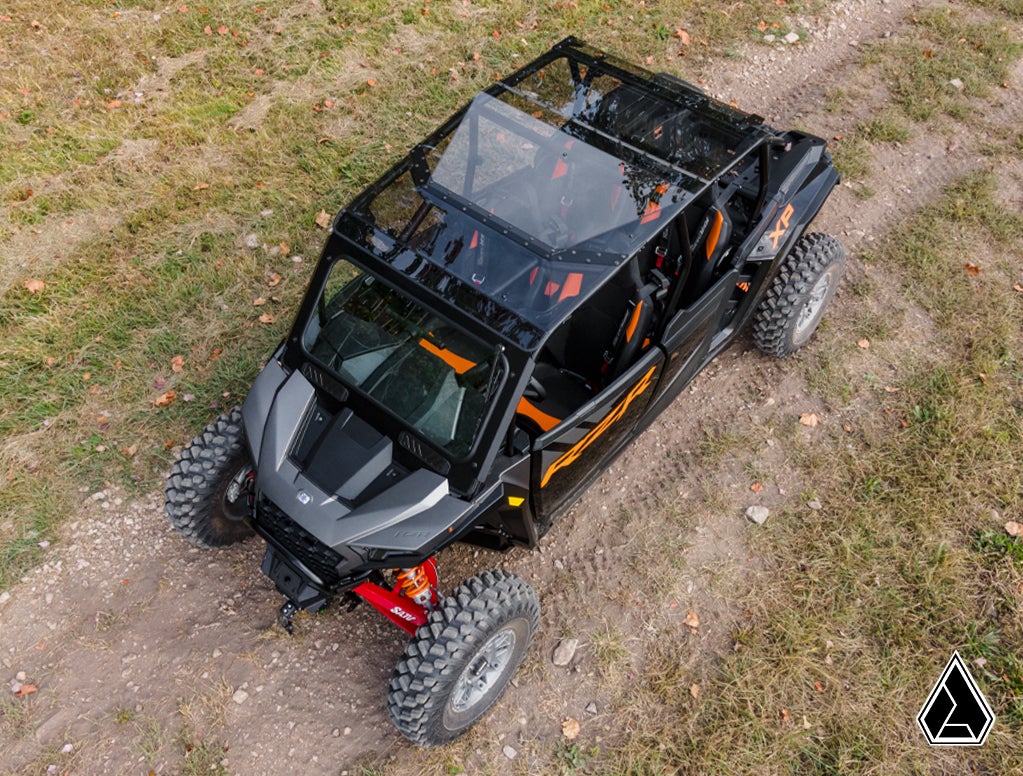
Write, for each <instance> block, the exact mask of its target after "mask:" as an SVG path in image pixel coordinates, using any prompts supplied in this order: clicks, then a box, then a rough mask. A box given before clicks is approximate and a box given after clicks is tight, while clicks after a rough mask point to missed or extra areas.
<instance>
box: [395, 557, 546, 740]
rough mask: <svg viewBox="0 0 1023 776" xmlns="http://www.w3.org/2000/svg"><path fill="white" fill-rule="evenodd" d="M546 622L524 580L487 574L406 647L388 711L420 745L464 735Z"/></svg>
mask: <svg viewBox="0 0 1023 776" xmlns="http://www.w3.org/2000/svg"><path fill="white" fill-rule="evenodd" d="M539 623H540V601H539V598H538V597H537V595H536V592H535V591H534V590H533V589H532V588H531V587H530V586H529V585H528V584H526V582H525V581H523V580H522V579H521V578H520V577H517V576H516V575H514V574H511V573H509V572H506V571H500V570H494V571H485V572H483V573H482V574H479V575H477V576H474V577H471V578H469V579H467V580H466V581H465V582H463V583H462V584H461V585H460V586H459V587H458V588H457V589H456V590H455V592H454V593H453V594H452V595H451V596H449V597H447V598H444V599H442V600H441V602H440V605H439V607H438V608H437V609H435V610H434V611H432V612H430V615H429V619H428V620H427V621H426V623H425V624H424V625H422V626H421V627H420V628H419V630H418V631H417V632H416V635H415V636H414V637H413V638H412V639H411V640H410V641H409V643H408V645H407V646H406V647H405V654H404V655H403V656H402V659H401V660H400V661H399V662H398V665H397V666H396V667H395V669H394V673H393V674H392V676H391V684H390V691H389V692H388V694H387V708H388V711H389V712H390V714H391V720H392V721H393V722H394V725H395V727H397V728H398V731H399V732H400V733H401V734H402V735H403V736H405V737H406V738H407V739H409V740H410V741H412V742H413V743H415V744H419V745H421V746H437V745H439V744H445V743H448V742H449V741H453V740H454V739H455V738H457V737H458V736H460V735H461V734H462V733H464V732H465V731H466V730H468V729H469V728H470V727H472V725H473V724H475V723H476V722H477V721H478V720H479V719H480V717H482V716H483V715H484V714H486V712H487V711H489V710H490V708H491V707H492V706H493V705H494V704H495V703H496V702H497V700H498V699H499V698H500V697H501V694H502V693H503V692H504V691H505V688H507V686H508V683H509V682H510V681H511V679H512V677H513V676H514V675H515V672H516V671H517V670H518V668H519V666H520V665H521V663H522V660H523V658H524V657H525V655H526V651H527V650H528V648H529V645H530V643H531V642H532V640H533V636H534V635H535V634H536V629H537V627H538V625H539Z"/></svg>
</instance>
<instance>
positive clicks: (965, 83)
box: [865, 8, 1023, 121]
mask: <svg viewBox="0 0 1023 776" xmlns="http://www.w3.org/2000/svg"><path fill="white" fill-rule="evenodd" d="M913 20H914V23H915V24H916V25H917V29H918V31H919V36H918V37H916V38H914V39H911V40H903V41H899V42H888V41H886V42H884V43H879V44H877V45H876V46H874V47H873V48H872V49H871V51H870V52H869V53H868V55H867V56H866V58H865V62H866V64H873V65H877V66H878V68H879V70H880V73H881V75H882V77H883V79H884V80H885V82H886V83H887V84H888V85H889V88H890V89H891V91H892V95H893V97H894V99H895V103H896V105H898V106H899V108H900V109H901V110H902V111H903V112H904V113H905V114H906V116H907V117H909V118H910V119H912V120H914V121H927V120H929V119H932V118H934V117H936V116H939V115H948V116H951V117H952V118H955V119H967V118H969V116H970V114H971V112H972V111H973V110H974V109H975V108H974V107H972V104H971V99H975V98H984V97H987V96H988V95H989V94H990V91H991V88H992V86H994V85H998V84H1001V83H1002V82H1004V81H1005V79H1006V78H1007V77H1008V73H1009V67H1010V65H1011V63H1012V62H1013V61H1014V60H1015V59H1016V58H1018V57H1019V55H1020V52H1021V51H1023V43H1021V42H1020V41H1019V40H1018V39H1017V37H1016V35H1014V34H1013V32H1012V31H1011V30H1010V29H1009V28H1008V27H1007V26H1006V25H1005V23H1004V21H1003V20H1000V19H999V20H995V21H980V22H978V21H970V20H969V17H968V15H967V14H965V13H963V12H962V11H959V10H957V9H952V8H935V9H931V10H928V11H925V12H922V13H917V14H915V15H914V17H913Z"/></svg>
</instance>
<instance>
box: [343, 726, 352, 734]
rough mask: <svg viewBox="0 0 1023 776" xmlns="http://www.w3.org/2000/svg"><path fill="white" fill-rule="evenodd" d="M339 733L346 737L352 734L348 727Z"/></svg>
mask: <svg viewBox="0 0 1023 776" xmlns="http://www.w3.org/2000/svg"><path fill="white" fill-rule="evenodd" d="M341 732H342V733H344V734H345V735H346V736H350V735H351V734H352V729H351V728H350V727H346V728H345V729H344V730H343V731H341Z"/></svg>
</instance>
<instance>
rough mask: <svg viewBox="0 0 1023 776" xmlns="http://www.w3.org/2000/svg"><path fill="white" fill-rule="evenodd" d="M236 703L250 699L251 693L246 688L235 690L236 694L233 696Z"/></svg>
mask: <svg viewBox="0 0 1023 776" xmlns="http://www.w3.org/2000/svg"><path fill="white" fill-rule="evenodd" d="M231 698H232V700H234V702H235V703H238V704H242V703H245V701H247V700H248V698H249V694H248V693H247V692H245V690H235V691H234V695H232V696H231Z"/></svg>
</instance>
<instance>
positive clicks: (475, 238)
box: [469, 230, 480, 250]
mask: <svg viewBox="0 0 1023 776" xmlns="http://www.w3.org/2000/svg"><path fill="white" fill-rule="evenodd" d="M479 242H480V233H479V230H477V231H475V232H473V233H472V239H471V240H470V241H469V250H472V249H473V248H475V247H476V246H477V245H479Z"/></svg>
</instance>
